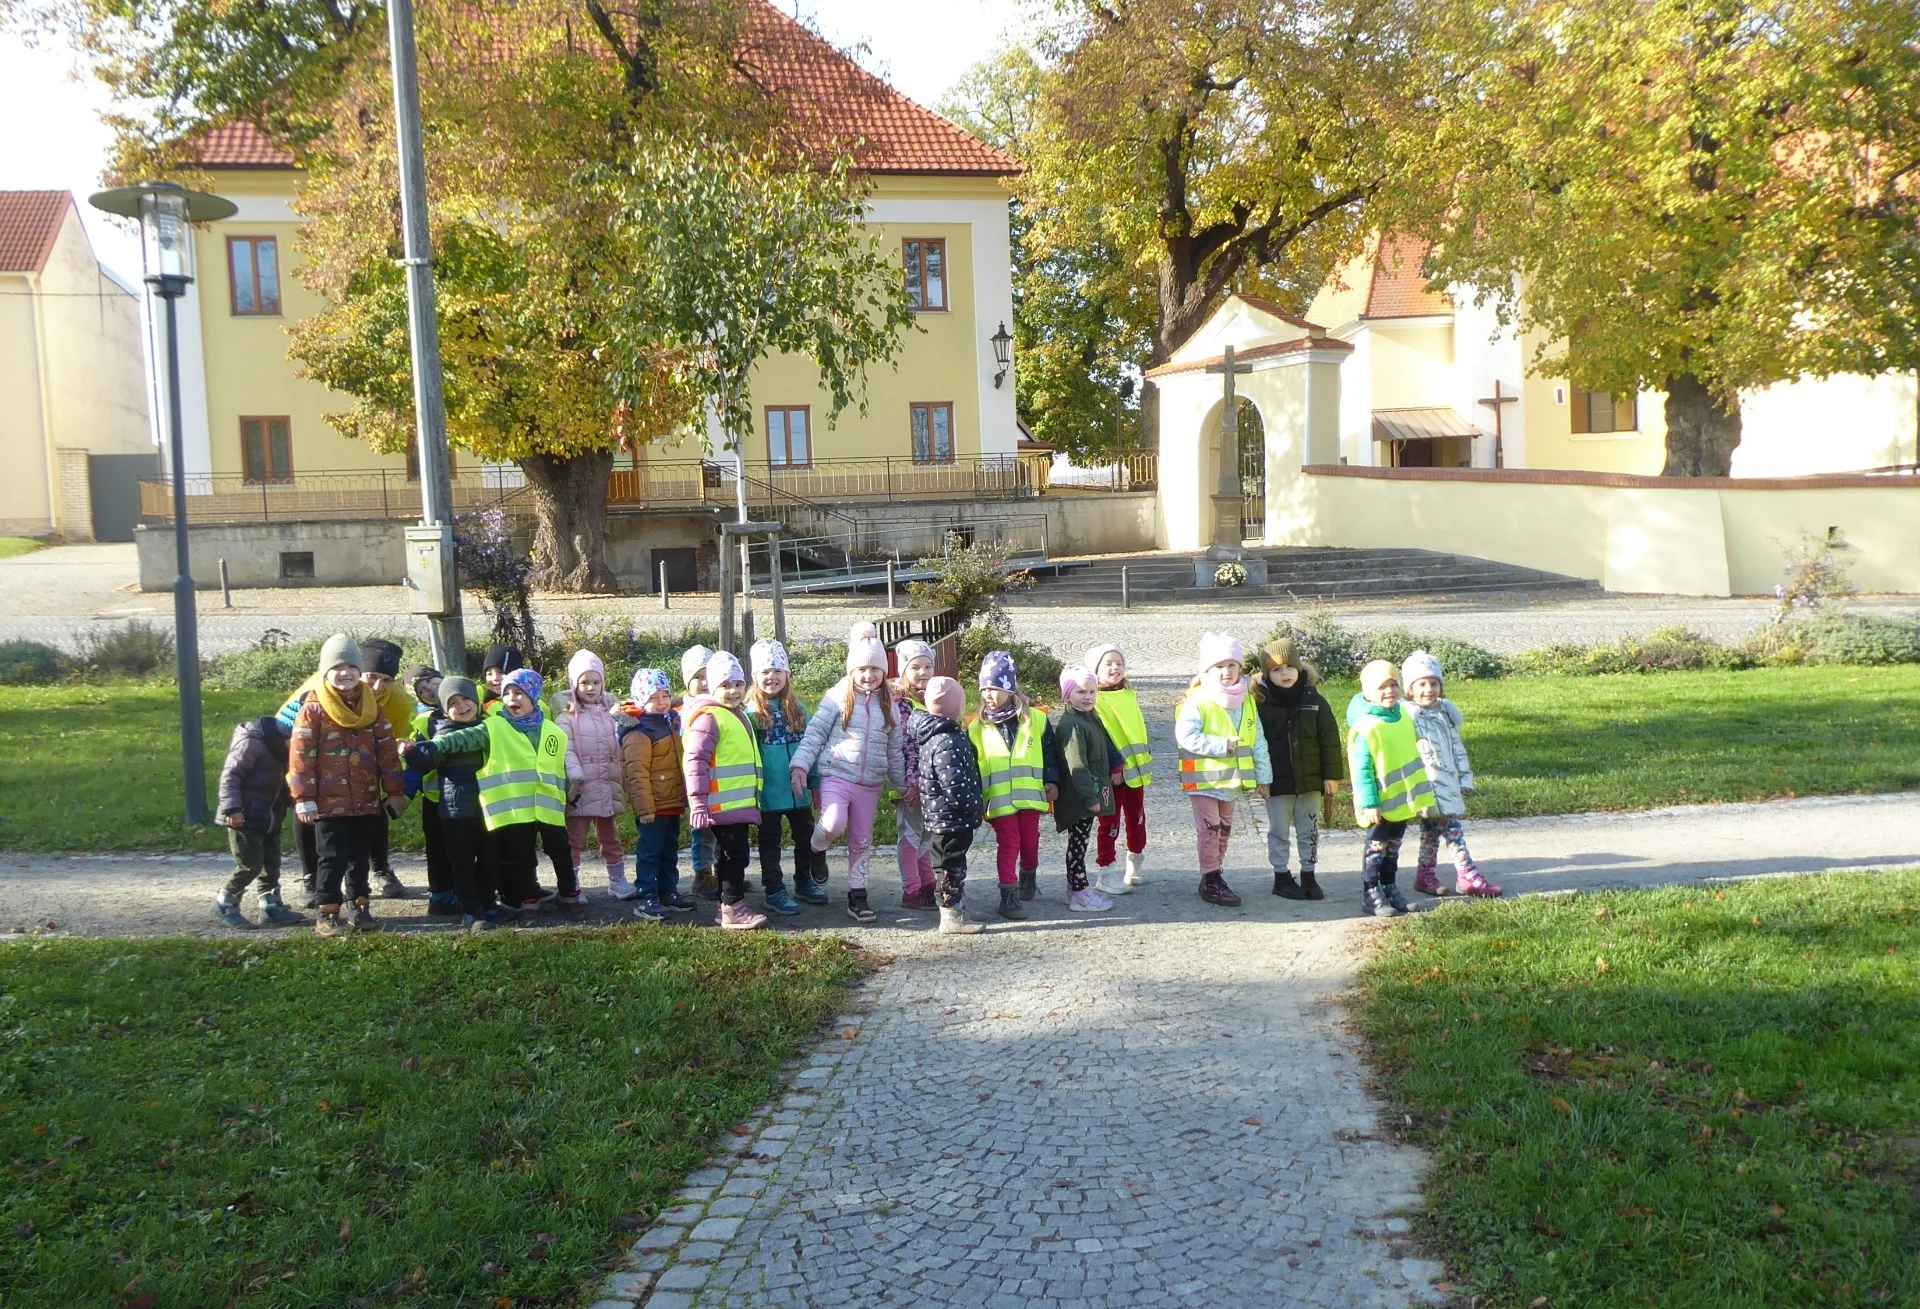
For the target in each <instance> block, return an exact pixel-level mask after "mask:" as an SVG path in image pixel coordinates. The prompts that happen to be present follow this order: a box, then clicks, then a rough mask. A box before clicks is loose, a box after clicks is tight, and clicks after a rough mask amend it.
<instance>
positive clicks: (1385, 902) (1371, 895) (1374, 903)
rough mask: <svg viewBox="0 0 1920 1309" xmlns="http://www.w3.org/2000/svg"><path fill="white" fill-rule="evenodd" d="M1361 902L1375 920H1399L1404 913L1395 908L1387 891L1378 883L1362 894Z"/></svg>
mask: <svg viewBox="0 0 1920 1309" xmlns="http://www.w3.org/2000/svg"><path fill="white" fill-rule="evenodd" d="M1360 902H1361V904H1362V905H1363V906H1364V907H1365V908H1366V911H1367V912H1368V913H1370V914H1372V915H1373V916H1374V917H1375V918H1398V917H1399V916H1400V915H1401V913H1403V912H1404V911H1403V910H1400V909H1396V908H1394V907H1393V901H1392V899H1390V898H1389V897H1388V895H1387V892H1386V889H1385V888H1384V887H1382V886H1381V885H1380V884H1379V883H1377V882H1376V883H1371V884H1369V885H1368V886H1367V888H1366V889H1365V890H1364V891H1363V892H1362V893H1361V897H1360Z"/></svg>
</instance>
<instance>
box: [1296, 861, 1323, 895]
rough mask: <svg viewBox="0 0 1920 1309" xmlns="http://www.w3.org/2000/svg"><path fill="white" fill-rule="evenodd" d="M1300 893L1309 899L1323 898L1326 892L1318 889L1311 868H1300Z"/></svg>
mask: <svg viewBox="0 0 1920 1309" xmlns="http://www.w3.org/2000/svg"><path fill="white" fill-rule="evenodd" d="M1300 894H1301V895H1303V896H1305V897H1306V898H1307V899H1309V900H1324V899H1326V898H1327V893H1326V892H1325V891H1323V890H1321V889H1320V883H1319V882H1318V881H1316V880H1315V879H1314V875H1313V870H1312V869H1311V868H1302V869H1301V870H1300Z"/></svg>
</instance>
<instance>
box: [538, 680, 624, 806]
mask: <svg viewBox="0 0 1920 1309" xmlns="http://www.w3.org/2000/svg"><path fill="white" fill-rule="evenodd" d="M589 669H590V670H591V671H593V672H597V673H599V674H600V676H601V680H602V682H603V683H604V681H605V679H606V670H605V669H604V668H603V667H602V666H601V664H600V660H599V659H598V658H596V657H595V656H594V655H593V654H591V653H590V652H588V651H585V650H582V651H581V652H580V653H579V654H576V655H575V656H574V657H573V662H572V663H571V664H569V665H568V666H567V684H568V688H569V689H568V690H566V691H564V692H562V693H561V694H560V695H557V696H555V697H554V716H553V720H554V722H555V723H557V724H559V726H560V729H561V730H562V731H564V732H565V733H566V734H567V790H568V792H569V793H572V792H574V791H578V792H579V798H578V799H576V800H574V801H573V802H572V803H571V804H569V805H568V806H567V812H568V813H569V814H571V815H573V816H575V817H578V818H611V817H613V816H614V815H615V814H617V813H619V812H620V809H621V805H622V802H623V800H624V798H625V795H626V787H625V780H626V779H625V775H624V773H623V771H622V769H621V764H620V728H619V725H618V723H616V722H615V720H614V717H613V703H612V701H611V700H609V699H608V698H607V693H606V691H605V690H604V689H603V690H602V691H601V692H600V703H599V704H597V705H583V704H580V703H579V698H578V696H577V695H576V694H575V693H574V691H573V690H572V689H571V688H572V687H574V686H577V685H579V682H580V674H581V673H583V672H587V671H588V670H589Z"/></svg>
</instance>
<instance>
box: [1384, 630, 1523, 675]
mask: <svg viewBox="0 0 1920 1309" xmlns="http://www.w3.org/2000/svg"><path fill="white" fill-rule="evenodd" d="M1365 641H1366V654H1367V658H1368V659H1391V660H1392V661H1393V662H1394V663H1396V664H1397V663H1403V662H1405V660H1406V657H1407V656H1408V655H1410V654H1412V653H1413V652H1414V651H1415V650H1425V651H1426V652H1427V653H1428V654H1430V655H1432V656H1433V657H1434V658H1435V659H1438V660H1439V661H1440V671H1441V672H1442V673H1443V674H1445V676H1446V678H1447V680H1448V681H1454V680H1456V679H1457V680H1459V681H1463V682H1471V681H1474V680H1476V679H1479V678H1486V677H1504V676H1506V673H1507V661H1506V660H1504V659H1502V658H1501V657H1500V656H1499V655H1497V654H1495V653H1493V651H1491V650H1483V649H1481V648H1480V647H1479V646H1477V645H1473V644H1470V643H1469V642H1466V641H1457V640H1455V639H1454V638H1452V637H1450V636H1416V635H1415V634H1414V633H1412V632H1409V631H1408V630H1407V629H1406V628H1404V627H1389V628H1386V629H1385V630H1383V631H1379V632H1371V633H1369V634H1368V635H1367V637H1366V638H1365Z"/></svg>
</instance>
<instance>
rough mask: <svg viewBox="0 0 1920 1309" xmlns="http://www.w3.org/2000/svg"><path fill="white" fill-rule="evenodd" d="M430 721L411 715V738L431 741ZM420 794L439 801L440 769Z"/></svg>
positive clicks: (425, 778)
mask: <svg viewBox="0 0 1920 1309" xmlns="http://www.w3.org/2000/svg"><path fill="white" fill-rule="evenodd" d="M188 521H189V522H191V521H192V520H191V519H189V520H188ZM432 723H433V714H432V712H431V711H429V712H427V713H424V714H415V715H414V716H413V727H412V732H413V739H414V740H416V741H431V740H432V739H433V732H432V730H431V729H432ZM420 794H421V795H423V796H425V797H426V798H427V799H429V800H432V801H434V802H435V803H436V804H437V803H439V800H440V770H439V769H438V768H436V769H434V770H433V771H432V772H430V773H422V774H421V775H420Z"/></svg>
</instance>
